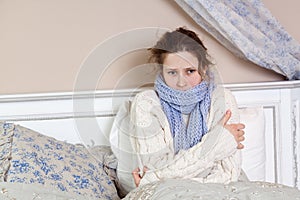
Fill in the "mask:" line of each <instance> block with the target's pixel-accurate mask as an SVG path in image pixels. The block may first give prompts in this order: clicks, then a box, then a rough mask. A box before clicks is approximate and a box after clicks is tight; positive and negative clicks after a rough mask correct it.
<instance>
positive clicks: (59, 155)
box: [0, 123, 119, 199]
mask: <svg viewBox="0 0 300 200" xmlns="http://www.w3.org/2000/svg"><path fill="white" fill-rule="evenodd" d="M0 126H1V128H0V131H1V132H0V133H1V138H4V141H6V142H4V145H3V144H2V145H1V146H3V148H2V151H1V155H0V156H2V158H9V159H2V161H1V162H2V165H3V166H5V167H2V169H1V170H2V173H1V175H2V176H1V175H0V177H1V178H2V181H7V182H18V183H25V184H31V183H35V184H36V183H38V184H41V185H44V186H46V187H53V188H55V189H58V190H61V191H65V192H68V193H74V194H79V195H83V196H84V197H90V198H101V199H119V197H118V195H117V191H116V188H115V185H114V183H113V181H112V180H111V179H110V178H109V176H108V175H107V173H106V172H105V170H104V166H103V160H101V159H97V158H96V157H95V156H93V155H92V154H91V153H90V152H89V151H88V149H87V148H85V147H84V146H83V145H74V144H69V143H66V142H62V141H58V140H56V139H54V138H51V137H48V136H45V135H42V134H40V133H38V132H35V131H32V130H30V129H27V128H25V127H22V126H19V125H14V124H10V123H2V124H0ZM3 161H5V162H3Z"/></svg>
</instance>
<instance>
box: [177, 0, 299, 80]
mask: <svg viewBox="0 0 300 200" xmlns="http://www.w3.org/2000/svg"><path fill="white" fill-rule="evenodd" d="M175 1H176V3H177V4H178V5H179V6H180V7H181V8H182V9H183V10H184V11H185V12H186V13H188V14H189V15H190V16H191V17H192V18H193V19H194V21H195V22H197V23H198V24H199V25H200V26H201V27H202V28H203V29H204V30H206V31H207V32H208V33H210V34H211V35H212V36H213V37H215V38H216V39H217V40H218V41H219V42H220V43H221V44H223V45H224V46H225V47H226V48H227V49H229V50H230V51H231V52H233V53H234V54H235V55H237V56H239V57H241V58H244V59H247V60H250V61H252V62H253V63H255V64H257V65H259V66H262V67H265V68H267V69H271V70H274V71H275V72H277V73H280V74H282V75H284V76H286V77H287V79H289V80H294V79H300V45H299V43H298V42H297V41H296V40H295V39H293V38H292V37H291V36H290V35H289V34H288V33H287V32H286V31H285V30H284V28H283V27H282V26H281V25H280V24H279V22H278V21H277V20H276V19H275V18H274V17H273V16H272V14H271V13H270V11H269V10H268V9H267V8H265V6H264V5H263V3H262V2H261V1H260V0H175ZM296 25H297V24H295V26H296Z"/></svg>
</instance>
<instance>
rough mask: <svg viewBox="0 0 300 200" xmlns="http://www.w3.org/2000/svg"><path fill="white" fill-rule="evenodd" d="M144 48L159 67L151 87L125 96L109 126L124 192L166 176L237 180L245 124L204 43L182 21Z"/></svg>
mask: <svg viewBox="0 0 300 200" xmlns="http://www.w3.org/2000/svg"><path fill="white" fill-rule="evenodd" d="M150 52H151V57H150V60H151V61H154V63H156V64H158V65H159V67H160V73H159V74H158V76H157V78H156V80H155V84H154V90H146V91H143V92H141V93H139V94H137V95H136V96H135V98H134V99H133V101H132V102H126V103H125V104H124V105H123V107H121V108H120V110H119V112H118V114H117V116H116V121H115V123H114V125H113V128H112V132H111V138H110V141H111V146H112V150H113V152H114V154H115V155H116V157H117V159H118V171H117V172H118V178H119V181H120V183H121V185H122V186H123V187H124V189H125V190H126V191H127V192H128V191H130V190H132V189H133V188H134V187H137V186H140V185H144V184H147V183H150V182H153V181H158V180H162V179H167V178H184V179H193V180H197V181H199V182H222V183H228V182H230V181H237V180H238V178H239V176H240V173H241V163H240V152H239V150H238V149H241V148H243V145H242V144H241V143H240V142H241V141H243V140H244V136H243V135H244V131H243V128H244V125H243V124H240V123H239V116H238V110H237V106H236V102H235V99H234V97H233V96H232V95H231V93H230V92H229V91H227V90H224V88H222V87H220V86H218V84H216V83H215V81H216V73H213V70H212V63H211V62H210V61H209V59H208V54H207V49H206V47H205V46H204V45H203V43H202V42H201V40H200V39H199V38H198V36H197V35H196V34H195V33H194V32H193V31H190V30H188V29H185V28H182V27H181V28H178V29H176V30H175V31H172V32H167V33H165V34H164V35H163V36H162V38H161V39H160V40H159V41H158V42H157V43H156V45H155V46H154V47H153V48H151V49H150Z"/></svg>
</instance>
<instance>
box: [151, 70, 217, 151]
mask: <svg viewBox="0 0 300 200" xmlns="http://www.w3.org/2000/svg"><path fill="white" fill-rule="evenodd" d="M154 86H155V90H156V92H157V93H158V96H159V99H160V102H161V105H162V108H163V111H164V112H165V114H166V116H167V119H168V121H169V124H170V128H171V132H172V136H173V141H174V149H175V153H178V151H179V150H181V149H189V148H190V147H192V146H194V145H195V144H197V143H198V142H200V141H201V138H202V136H203V135H204V134H206V133H207V125H206V118H207V114H208V111H209V108H210V102H211V91H212V87H210V86H209V84H208V83H207V82H206V81H202V82H201V83H199V84H198V85H196V86H195V87H193V88H191V89H189V90H186V91H180V90H175V89H172V88H171V87H169V86H167V85H166V84H165V82H164V80H163V78H162V77H161V75H158V76H157V78H156V80H155V85H154ZM182 114H186V115H189V120H188V124H187V125H186V123H185V122H184V120H183V117H182Z"/></svg>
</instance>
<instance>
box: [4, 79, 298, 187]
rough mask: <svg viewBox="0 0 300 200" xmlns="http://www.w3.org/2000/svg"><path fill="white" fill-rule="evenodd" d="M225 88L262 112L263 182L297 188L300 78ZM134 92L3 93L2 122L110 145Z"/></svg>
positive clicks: (243, 104)
mask: <svg viewBox="0 0 300 200" xmlns="http://www.w3.org/2000/svg"><path fill="white" fill-rule="evenodd" d="M225 87H226V88H228V89H230V90H231V91H232V92H233V94H234V95H235V97H236V99H237V102H238V105H239V107H241V108H244V107H257V106H260V107H262V108H263V110H264V114H265V121H266V124H265V125H266V130H265V138H266V140H265V141H266V144H265V145H266V146H265V148H266V181H270V182H278V183H283V184H286V185H290V186H297V187H298V188H300V186H299V184H300V125H299V124H300V117H299V115H300V114H299V113H300V105H299V104H300V81H286V82H266V83H249V84H246V83H245V84H226V85H225ZM137 92H139V90H131V89H128V90H117V91H114V90H102V91H95V92H82V93H71V92H70V93H46V94H44V93H40V94H22V95H1V96H0V120H5V121H9V122H14V123H17V124H20V125H23V126H26V127H28V128H31V129H33V130H36V131H38V132H40V133H43V134H45V135H48V136H52V137H55V138H56V139H59V140H65V141H68V142H71V143H84V144H85V145H95V144H104V145H108V144H109V142H108V133H109V128H110V126H111V124H112V121H113V118H114V115H115V113H116V111H117V109H118V106H119V105H120V103H121V102H123V101H124V100H126V99H129V98H132V97H133V96H134V95H135V94H136V93H137ZM79 133H80V134H79ZM250 134H251V133H250Z"/></svg>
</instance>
